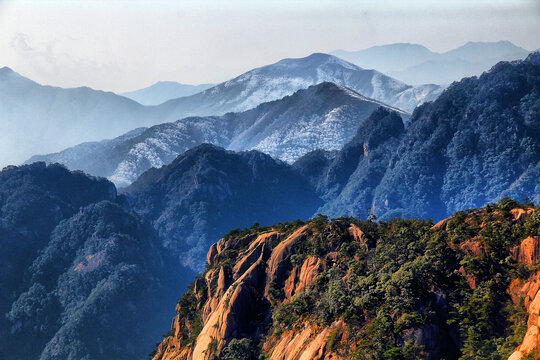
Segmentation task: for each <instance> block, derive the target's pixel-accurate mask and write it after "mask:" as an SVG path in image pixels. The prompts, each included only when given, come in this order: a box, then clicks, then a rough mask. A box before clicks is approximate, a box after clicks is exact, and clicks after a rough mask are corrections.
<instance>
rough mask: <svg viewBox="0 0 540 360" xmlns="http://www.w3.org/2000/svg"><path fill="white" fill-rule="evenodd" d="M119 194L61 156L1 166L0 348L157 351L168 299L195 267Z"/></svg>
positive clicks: (54, 354)
mask: <svg viewBox="0 0 540 360" xmlns="http://www.w3.org/2000/svg"><path fill="white" fill-rule="evenodd" d="M121 202H122V197H121V196H120V197H117V194H116V189H115V187H114V185H113V184H112V183H110V182H108V181H106V180H105V179H98V178H92V177H88V176H86V175H84V174H82V173H80V172H69V171H68V170H67V169H65V168H64V167H61V166H58V165H49V166H46V165H45V163H35V164H32V165H27V166H22V167H10V168H6V169H4V170H3V171H2V172H0V261H1V262H2V266H3V267H2V272H1V274H0V287H1V288H2V292H1V293H0V314H1V316H0V357H2V358H3V359H37V358H39V359H44V360H45V359H47V360H48V359H51V360H52V359H67V358H74V359H83V358H92V359H96V358H115V359H133V358H143V357H144V355H146V354H147V353H148V352H149V351H150V350H151V344H152V342H153V341H155V340H156V339H157V338H158V336H159V335H160V333H159V330H158V328H159V327H162V326H165V325H166V324H167V323H168V318H170V313H169V312H168V311H167V310H165V309H163V308H162V306H163V304H166V303H169V304H170V306H173V304H174V298H175V297H176V296H177V294H176V291H177V290H176V289H178V287H180V288H182V287H184V286H185V285H186V280H185V279H183V277H184V276H185V277H188V278H189V277H191V276H192V275H193V274H192V273H191V271H189V270H188V269H185V268H182V267H181V266H180V265H178V262H177V261H174V259H172V258H171V257H170V256H169V255H168V254H167V252H166V251H164V249H163V248H162V246H161V242H160V241H159V239H158V238H157V236H156V234H155V233H154V231H153V229H152V228H149V227H148V226H145V225H143V224H142V222H141V221H140V220H139V219H138V218H136V217H135V216H134V215H133V214H130V213H129V212H127V211H126V210H125V209H123V208H121V207H120V206H119V205H118V203H121ZM141 284H144V285H141ZM175 287H176V289H174V288H175Z"/></svg>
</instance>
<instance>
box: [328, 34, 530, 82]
mask: <svg viewBox="0 0 540 360" xmlns="http://www.w3.org/2000/svg"><path fill="white" fill-rule="evenodd" d="M332 54H333V55H336V56H338V57H339V58H342V59H344V60H346V61H350V62H352V63H353V64H356V65H358V66H361V67H364V68H368V69H377V70H379V71H381V72H383V73H385V74H388V75H389V76H392V77H394V78H396V79H400V80H401V81H404V82H406V83H409V84H430V83H434V84H450V83H452V82H453V81H458V80H460V79H462V78H464V77H468V76H473V75H480V74H481V73H482V72H484V71H487V70H489V69H490V68H491V67H492V66H493V65H495V64H496V63H498V62H499V61H508V60H517V59H523V58H525V57H526V56H527V54H528V51H527V50H525V49H523V48H520V47H518V46H516V45H514V44H512V43H511V42H509V41H498V42H468V43H466V44H465V45H462V46H460V47H458V48H456V49H453V50H450V51H447V52H444V53H437V52H433V51H430V50H428V49H427V48H425V47H424V46H422V45H417V44H390V45H383V46H374V47H371V48H368V49H365V50H360V51H344V50H338V51H334V52H332Z"/></svg>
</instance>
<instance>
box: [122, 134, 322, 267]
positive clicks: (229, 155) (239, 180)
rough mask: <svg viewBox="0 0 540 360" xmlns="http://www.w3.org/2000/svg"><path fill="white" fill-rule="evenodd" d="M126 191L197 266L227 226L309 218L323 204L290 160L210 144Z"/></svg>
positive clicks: (183, 256)
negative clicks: (232, 150) (293, 168)
mask: <svg viewBox="0 0 540 360" xmlns="http://www.w3.org/2000/svg"><path fill="white" fill-rule="evenodd" d="M125 191H126V193H127V195H128V196H129V201H130V204H131V206H132V208H133V209H134V210H135V211H136V212H137V213H139V214H140V215H141V216H142V217H143V218H144V219H146V220H147V221H148V222H150V223H152V224H153V226H154V227H155V228H156V230H157V231H158V233H159V235H160V237H161V238H162V239H165V240H164V241H165V243H164V245H165V247H166V248H167V249H168V250H169V251H171V253H172V254H174V255H176V256H178V257H179V259H180V261H181V262H182V263H183V264H185V265H188V266H191V267H192V268H194V269H200V268H201V267H202V265H203V264H204V263H203V258H204V254H205V253H206V251H207V249H208V247H209V246H210V244H211V243H212V242H213V241H215V239H217V238H219V236H220V235H221V234H223V233H224V232H225V231H228V229H231V228H237V227H242V228H243V227H246V226H251V225H252V224H254V223H261V224H269V223H273V222H277V221H285V220H288V219H291V218H308V217H309V216H311V214H312V213H313V212H314V211H315V209H316V208H317V207H318V206H319V205H320V202H319V199H318V197H317V196H316V194H315V193H314V191H313V190H312V189H311V186H310V185H309V183H308V182H307V181H305V180H304V179H303V178H301V177H298V176H297V174H296V173H294V172H293V171H292V169H291V168H290V166H289V165H287V164H285V163H282V162H281V161H279V160H274V159H272V158H271V157H270V156H268V155H265V154H262V153H260V152H257V151H249V152H241V153H234V152H231V151H226V150H224V149H223V148H218V147H216V146H214V145H210V144H203V145H200V146H198V147H195V148H194V149H191V150H189V151H187V152H185V153H184V154H182V155H180V156H178V158H176V159H175V160H174V161H173V162H172V163H171V164H169V165H166V166H163V167H162V168H160V169H155V168H152V169H150V170H148V171H146V172H145V173H143V174H142V175H141V176H140V177H139V178H138V179H137V181H135V182H134V183H133V184H132V185H130V186H129V187H128V188H126V189H125Z"/></svg>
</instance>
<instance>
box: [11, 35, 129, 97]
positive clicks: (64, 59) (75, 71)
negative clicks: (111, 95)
mask: <svg viewBox="0 0 540 360" xmlns="http://www.w3.org/2000/svg"><path fill="white" fill-rule="evenodd" d="M75 41H76V39H74V38H70V37H67V36H66V37H64V38H63V39H62V41H47V42H38V41H34V40H33V39H32V38H31V37H30V36H29V35H28V34H25V33H20V32H19V33H16V34H15V35H14V36H13V37H12V39H11V42H10V45H11V48H12V50H13V51H14V52H15V54H16V56H17V58H18V62H19V63H20V65H21V67H22V70H23V72H24V73H25V74H28V76H29V77H30V78H33V79H39V81H40V82H43V83H45V84H55V85H58V84H59V85H61V86H65V87H77V86H83V85H84V86H90V87H94V88H100V84H104V83H107V81H110V78H111V74H114V76H115V77H117V78H118V79H122V78H123V77H124V76H127V74H126V72H125V71H124V69H123V67H122V66H121V64H118V63H115V62H113V61H111V62H98V61H95V60H93V59H90V58H82V57H76V56H73V55H71V54H70V53H68V52H67V51H62V50H61V48H67V49H69V48H72V47H73V43H74V42H75ZM16 70H18V69H16Z"/></svg>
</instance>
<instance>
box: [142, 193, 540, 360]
mask: <svg viewBox="0 0 540 360" xmlns="http://www.w3.org/2000/svg"><path fill="white" fill-rule="evenodd" d="M532 206H533V205H532V204H530V203H529V204H520V203H518V202H515V201H512V200H509V199H504V200H503V201H502V202H501V203H499V204H495V205H493V206H490V207H488V208H484V209H474V210H471V211H468V212H461V213H457V214H455V215H454V216H453V217H451V218H449V219H446V220H444V221H443V222H441V223H439V224H437V225H433V223H432V222H431V221H426V220H415V219H407V220H403V219H394V220H392V221H389V222H380V223H375V222H371V221H359V220H357V219H354V218H341V219H335V220H333V221H328V219H327V218H325V217H322V216H321V217H318V218H315V219H313V220H310V221H308V222H307V223H305V224H304V223H301V222H300V223H287V224H277V225H275V226H272V227H265V228H261V229H251V230H250V231H247V232H246V233H244V234H237V233H230V234H227V235H226V236H225V237H223V238H222V239H221V240H219V241H218V242H217V243H216V244H214V245H212V247H211V248H210V250H209V251H208V255H207V262H208V265H207V267H206V269H205V271H204V272H203V273H202V274H201V275H200V276H199V277H197V279H196V280H195V281H194V282H193V284H192V286H191V287H190V289H189V290H188V291H187V292H186V293H185V294H184V295H182V297H181V298H180V300H179V301H178V304H177V306H176V311H177V316H176V317H175V318H174V320H173V322H172V327H171V331H170V332H169V334H168V335H167V336H166V337H165V338H164V340H163V341H162V342H161V343H160V344H159V345H158V347H157V349H156V352H155V355H154V358H153V359H154V360H172V359H200V360H206V359H214V358H220V359H226V360H239V359H243V360H256V359H261V358H265V359H269V360H278V359H279V360H282V359H289V360H303V359H338V360H344V359H388V358H392V359H411V360H412V359H433V360H435V359H441V358H444V359H456V360H457V359H458V358H459V359H463V358H470V359H480V358H497V359H505V358H508V357H509V356H511V355H512V354H513V353H514V350H515V349H516V347H517V346H518V345H519V350H518V352H516V354H515V355H517V357H516V356H515V355H513V357H512V359H519V358H521V356H522V355H524V354H531V356H530V357H531V358H532V356H534V354H535V353H534V351H538V340H539V335H538V328H537V324H538V319H537V311H538V310H537V308H536V306H537V305H538V303H539V301H540V295H538V284H537V283H536V282H537V279H538V276H539V274H538V268H537V267H535V266H532V264H534V263H537V262H538V261H539V260H540V257H539V255H538V252H537V251H533V249H537V247H538V246H539V245H540V232H539V230H540V207H536V208H534V209H533V207H532ZM527 311H529V314H530V318H529V319H530V320H531V322H530V323H529V329H527ZM525 334H527V335H525ZM520 344H521V345H520Z"/></svg>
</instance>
